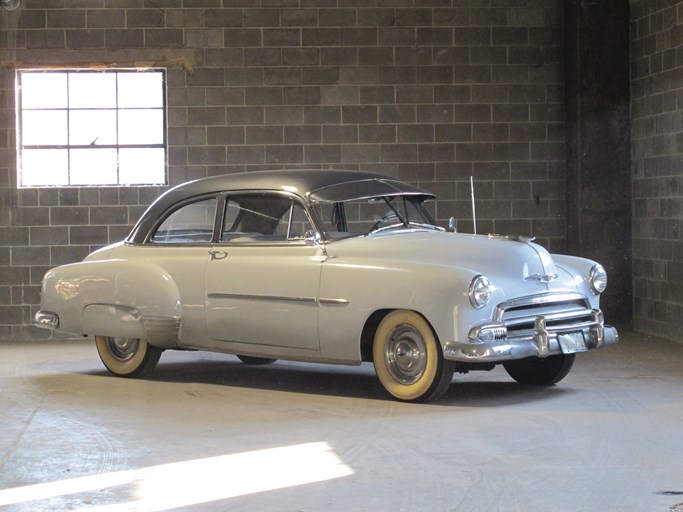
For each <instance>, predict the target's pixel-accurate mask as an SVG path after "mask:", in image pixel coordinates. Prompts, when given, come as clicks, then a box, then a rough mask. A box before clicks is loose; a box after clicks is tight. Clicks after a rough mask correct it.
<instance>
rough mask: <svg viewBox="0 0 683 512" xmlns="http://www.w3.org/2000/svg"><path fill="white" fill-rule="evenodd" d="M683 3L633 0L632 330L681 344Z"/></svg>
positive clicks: (682, 311)
mask: <svg viewBox="0 0 683 512" xmlns="http://www.w3.org/2000/svg"><path fill="white" fill-rule="evenodd" d="M682 55H683V2H648V1H644V0H643V1H637V2H634V1H632V2H631V60H632V68H631V118H632V121H631V122H632V127H631V133H632V159H633V160H632V170H633V199H634V213H633V218H634V226H633V228H634V231H633V258H634V260H633V261H634V297H635V299H634V327H635V328H636V329H637V330H639V331H641V332H645V333H649V334H653V335H657V336H663V337H666V338H670V339H674V340H677V341H680V340H681V339H682V338H683V242H682V240H681V221H683V160H682V158H681V155H682V153H683V59H682V58H681V56H682Z"/></svg>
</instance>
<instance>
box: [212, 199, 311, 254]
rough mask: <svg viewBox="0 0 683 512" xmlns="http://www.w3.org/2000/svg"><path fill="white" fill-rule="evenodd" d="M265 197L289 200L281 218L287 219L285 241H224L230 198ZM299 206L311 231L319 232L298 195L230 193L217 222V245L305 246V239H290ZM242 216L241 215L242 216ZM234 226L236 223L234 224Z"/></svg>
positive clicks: (236, 220) (224, 200)
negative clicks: (294, 215)
mask: <svg viewBox="0 0 683 512" xmlns="http://www.w3.org/2000/svg"><path fill="white" fill-rule="evenodd" d="M259 195H260V196H264V197H266V199H267V198H268V197H278V196H279V197H283V198H285V199H287V200H288V201H289V202H290V205H289V207H288V208H287V209H286V210H285V212H284V213H283V217H281V218H280V220H282V219H283V218H284V217H287V235H285V239H284V240H270V239H264V240H258V239H254V240H244V241H241V240H239V239H228V240H226V239H224V236H225V234H224V233H225V231H224V223H225V219H226V216H227V209H228V205H229V203H230V198H231V197H244V196H259ZM296 205H298V206H299V207H300V208H301V210H302V211H303V213H304V215H305V216H306V221H307V222H308V224H309V226H310V227H311V229H315V230H317V229H318V228H317V225H316V223H315V221H314V219H313V217H312V216H311V212H310V211H309V209H308V206H307V205H306V204H305V203H304V202H303V201H302V200H301V199H300V198H299V197H298V196H296V195H294V194H289V193H286V192H281V191H278V190H239V191H237V190H235V191H230V192H226V193H225V194H224V196H223V205H222V212H221V215H220V219H218V221H217V226H218V232H217V233H215V235H216V244H217V245H231V246H235V247H246V246H265V245H294V244H296V245H305V242H306V241H305V239H304V238H301V237H295V238H292V237H290V234H291V229H292V222H293V220H294V217H293V216H292V210H293V208H294V206H296ZM219 209H221V206H219ZM241 215H242V214H240V216H241ZM238 221H239V217H237V218H236V219H235V222H238ZM233 226H234V223H233ZM264 236H272V235H264Z"/></svg>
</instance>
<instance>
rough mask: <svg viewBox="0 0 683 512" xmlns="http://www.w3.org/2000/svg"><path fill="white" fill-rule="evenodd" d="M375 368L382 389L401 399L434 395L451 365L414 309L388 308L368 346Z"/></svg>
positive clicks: (450, 376) (437, 394) (442, 387)
mask: <svg viewBox="0 0 683 512" xmlns="http://www.w3.org/2000/svg"><path fill="white" fill-rule="evenodd" d="M372 355H373V362H374V365H375V372H376V373H377V377H378V378H379V380H380V382H381V383H382V386H384V389H385V390H386V391H387V392H388V393H389V394H390V395H392V396H393V397H394V398H396V399H398V400H401V401H404V402H429V401H431V400H436V399H438V398H439V397H440V396H441V395H442V394H443V393H444V392H445V391H446V390H447V389H448V386H449V385H450V383H451V380H452V379H453V372H454V369H455V366H454V365H453V363H452V362H450V361H446V360H445V359H444V358H443V354H442V351H441V346H440V344H439V343H438V341H437V340H436V336H435V334H434V332H433V331H432V328H431V326H430V325H429V324H428V323H427V321H426V320H425V319H424V318H423V317H422V316H420V315H419V314H418V313H416V312H414V311H408V310H397V311H392V312H391V313H389V314H388V315H387V316H385V317H384V319H383V320H382V321H381V322H380V324H379V326H378V328H377V332H376V333H375V338H374V341H373V346H372Z"/></svg>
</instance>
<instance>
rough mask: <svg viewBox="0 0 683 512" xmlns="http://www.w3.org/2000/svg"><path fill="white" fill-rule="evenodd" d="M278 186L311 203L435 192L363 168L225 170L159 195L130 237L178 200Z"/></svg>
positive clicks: (140, 234)
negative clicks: (362, 169) (223, 172)
mask: <svg viewBox="0 0 683 512" xmlns="http://www.w3.org/2000/svg"><path fill="white" fill-rule="evenodd" d="M240 190H244V191H260V190H264V191H265V190H275V191H281V192H287V193H290V194H293V195H296V196H299V197H300V198H301V199H302V200H303V201H304V202H306V203H308V204H313V203H318V202H337V201H345V200H349V199H362V198H366V197H367V198H369V197H379V196H387V195H403V194H407V195H420V196H423V197H434V195H433V194H431V193H429V192H426V191H424V190H421V189H419V188H417V187H413V186H412V185H409V184H407V183H404V182H402V181H398V180H396V179H394V178H391V177H388V176H384V175H381V174H374V173H369V172H363V171H347V170H330V169H323V170H321V169H308V170H307V169H296V170H273V171H252V172H244V173H238V174H223V175H219V176H212V177H210V178H202V179H198V180H194V181H188V182H186V183H182V184H181V185H178V186H176V187H173V188H172V189H170V190H168V191H166V192H165V193H164V194H162V195H161V196H159V197H158V198H157V199H156V201H154V203H152V205H151V206H150V207H149V208H148V209H147V211H146V212H145V213H144V214H143V215H142V217H140V220H139V221H138V223H137V224H136V226H135V228H133V231H132V232H131V234H130V236H129V238H128V240H129V241H131V242H134V243H141V242H142V241H143V240H144V238H145V237H146V236H147V234H148V233H149V230H150V229H151V228H152V227H153V225H154V224H155V223H156V221H157V219H158V218H159V216H160V215H162V214H163V213H164V212H165V211H166V210H168V209H169V208H171V207H173V206H174V205H175V204H177V203H179V202H183V201H185V200H188V199H190V198H192V197H197V196H203V195H208V194H213V193H218V192H231V191H240Z"/></svg>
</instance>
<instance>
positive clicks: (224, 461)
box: [0, 334, 683, 512]
mask: <svg viewBox="0 0 683 512" xmlns="http://www.w3.org/2000/svg"><path fill="white" fill-rule="evenodd" d="M682 363H683V344H678V343H672V342H667V341H662V340H657V339H651V338H644V337H642V336H638V335H634V334H625V335H622V342H621V343H620V344H619V345H618V346H616V347H611V348H608V349H605V350H603V351H599V352H594V353H590V354H583V355H581V356H579V357H578V358H577V364H576V365H575V367H574V370H573V371H572V373H570V375H569V376H568V377H567V378H566V379H565V380H564V381H563V382H561V383H560V384H559V385H557V386H554V387H551V388H543V389H537V388H529V387H524V386H521V385H518V384H516V383H514V382H513V381H512V380H511V379H509V378H508V377H507V375H506V374H505V372H504V371H503V370H502V368H499V369H496V370H494V371H493V372H486V373H473V374H469V375H456V377H455V379H454V382H453V385H452V386H451V388H450V390H449V392H448V393H447V394H446V396H445V398H444V399H443V400H441V401H440V402H438V403H436V404H431V405H412V404H402V403H397V402H394V401H391V400H388V399H385V397H384V395H383V393H382V391H381V389H380V386H379V383H378V382H377V381H376V379H375V377H374V372H373V369H372V366H370V365H363V366H361V367H334V366H330V367H328V366H320V365H311V364H302V363H289V362H278V363H275V364H274V365H271V366H267V367H250V366H246V365H244V364H242V363H240V362H239V361H238V360H237V359H236V358H233V357H231V356H221V355H214V354H206V353H197V352H194V353H193V352H166V353H165V354H164V355H163V356H162V358H161V362H160V365H159V367H158V368H157V370H156V372H155V373H154V374H153V377H152V378H150V379H148V380H126V379H120V378H114V377H110V376H109V375H108V374H106V373H105V372H104V371H103V367H102V366H101V364H100V362H99V359H98V357H97V353H96V351H95V348H94V344H93V343H91V342H58V341H53V342H31V343H29V342H27V343H2V344H0V418H1V421H0V457H1V459H0V509H2V510H3V511H4V510H7V511H32V512H33V511H38V510H46V511H47V510H49V511H62V510H82V511H89V512H91V511H120V510H141V511H157V510H170V509H174V510H183V511H198V510H201V511H232V510H235V511H251V510H253V511H259V512H264V511H292V512H299V511H301V512H309V511H324V512H333V511H343V512H349V511H371V512H378V511H392V512H393V511H403V510H405V511H423V510H424V511H427V510H429V511H436V512H439V511H458V512H464V511H487V512H488V511H505V512H507V511H519V512H536V511H553V512H561V511H571V512H577V511H587V512H592V511H599V512H608V511H615V512H616V511H619V512H625V511H627V512H670V511H679V510H683V503H682V502H683V399H682V398H683V370H682V368H681V364H682Z"/></svg>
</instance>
